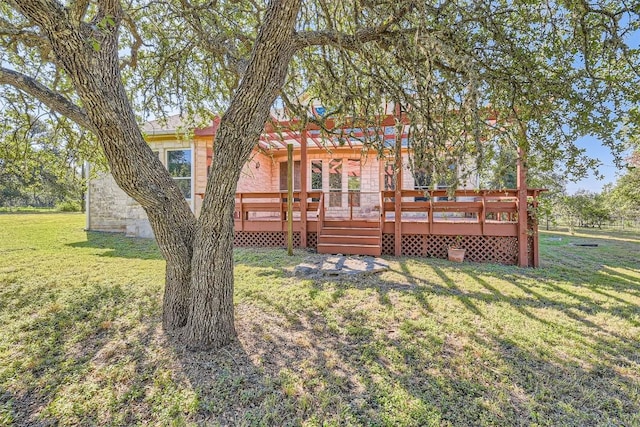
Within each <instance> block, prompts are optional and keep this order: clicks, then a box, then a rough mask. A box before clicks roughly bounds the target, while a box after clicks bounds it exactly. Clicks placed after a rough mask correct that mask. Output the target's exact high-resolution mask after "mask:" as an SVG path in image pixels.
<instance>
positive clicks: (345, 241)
mask: <svg viewBox="0 0 640 427" xmlns="http://www.w3.org/2000/svg"><path fill="white" fill-rule="evenodd" d="M379 242H380V236H379V235H375V236H354V235H346V234H324V233H323V234H320V235H319V236H318V243H337V244H341V245H349V244H356V245H367V244H368V245H378V244H379Z"/></svg>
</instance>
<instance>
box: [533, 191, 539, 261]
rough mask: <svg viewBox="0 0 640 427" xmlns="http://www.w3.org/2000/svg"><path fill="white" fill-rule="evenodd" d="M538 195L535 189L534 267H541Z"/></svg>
mask: <svg viewBox="0 0 640 427" xmlns="http://www.w3.org/2000/svg"><path fill="white" fill-rule="evenodd" d="M538 196H539V193H538V192H537V191H535V192H534V193H533V211H534V212H535V214H534V216H533V248H532V249H533V265H532V267H534V268H538V267H540V250H539V244H540V242H539V240H538V209H537V208H538Z"/></svg>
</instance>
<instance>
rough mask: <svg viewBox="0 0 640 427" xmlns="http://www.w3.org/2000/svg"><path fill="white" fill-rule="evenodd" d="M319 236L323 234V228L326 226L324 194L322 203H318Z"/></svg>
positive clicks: (321, 197) (321, 195)
mask: <svg viewBox="0 0 640 427" xmlns="http://www.w3.org/2000/svg"><path fill="white" fill-rule="evenodd" d="M317 217H318V236H320V233H321V232H322V226H323V225H324V192H322V193H320V201H319V202H318V213H317Z"/></svg>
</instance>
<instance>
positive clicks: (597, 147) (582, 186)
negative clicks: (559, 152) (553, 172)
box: [567, 137, 622, 194]
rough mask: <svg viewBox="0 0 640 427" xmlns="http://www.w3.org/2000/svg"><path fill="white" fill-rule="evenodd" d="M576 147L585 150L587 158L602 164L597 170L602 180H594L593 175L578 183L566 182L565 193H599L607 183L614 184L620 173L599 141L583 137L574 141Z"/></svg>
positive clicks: (608, 151) (607, 149)
mask: <svg viewBox="0 0 640 427" xmlns="http://www.w3.org/2000/svg"><path fill="white" fill-rule="evenodd" d="M576 145H577V146H578V147H580V148H585V149H586V150H587V154H588V155H589V157H593V158H597V159H599V160H600V162H601V163H602V164H601V165H600V167H599V168H598V170H599V172H600V174H602V175H603V179H601V180H599V179H596V178H595V177H594V176H593V174H590V175H589V176H588V177H587V178H585V179H583V180H580V181H578V182H567V193H568V194H574V193H575V192H576V191H578V190H588V191H591V192H594V193H599V192H600V191H602V187H604V186H605V185H606V184H608V183H612V182H615V181H616V180H617V179H618V176H619V175H620V174H621V173H622V171H621V170H620V169H618V168H616V166H615V164H614V163H613V156H612V155H611V151H610V150H609V148H608V147H603V146H602V144H601V143H600V141H598V140H597V139H596V138H593V137H585V138H581V139H579V140H577V141H576Z"/></svg>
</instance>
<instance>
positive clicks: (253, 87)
mask: <svg viewBox="0 0 640 427" xmlns="http://www.w3.org/2000/svg"><path fill="white" fill-rule="evenodd" d="M299 7H300V1H299V0H272V1H271V2H270V4H269V7H268V9H267V11H266V13H265V16H264V19H263V22H262V26H261V29H260V32H259V34H258V37H257V39H256V42H255V45H254V48H253V52H252V55H251V60H250V61H249V65H248V67H247V71H246V73H245V75H244V76H243V79H242V83H241V84H240V86H239V87H238V90H237V91H236V94H235V96H234V98H233V100H232V101H231V104H230V106H229V108H228V109H227V111H226V112H225V114H224V115H223V117H222V119H221V121H220V127H219V128H218V132H217V134H216V141H215V144H214V152H213V159H212V165H211V170H212V173H211V175H210V176H209V180H208V182H207V189H206V192H205V197H204V200H203V202H202V209H201V211H200V218H199V219H198V227H197V231H196V237H195V244H194V252H193V261H192V263H191V266H192V272H193V275H192V280H191V289H192V293H191V300H190V301H191V302H190V311H189V320H188V322H187V328H186V340H187V345H188V346H189V347H190V348H193V349H208V348H219V347H221V346H223V345H225V344H227V343H229V342H230V341H232V340H233V339H234V338H235V328H234V324H233V209H234V204H235V192H236V186H237V183H238V179H239V177H240V171H241V170H242V167H243V166H244V164H245V163H246V162H247V160H248V158H249V155H250V154H251V151H252V150H253V148H254V147H255V146H256V144H257V143H258V138H259V137H260V134H261V133H262V131H263V129H264V125H265V123H266V121H267V118H268V117H269V111H270V108H271V106H272V105H273V102H274V101H275V99H276V96H277V95H278V93H279V91H280V90H281V88H282V86H283V85H284V81H285V77H286V75H287V69H288V66H289V62H290V60H291V57H292V56H293V53H294V47H293V43H292V42H291V38H292V36H293V33H294V23H295V19H296V15H297V13H298V8H299Z"/></svg>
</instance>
